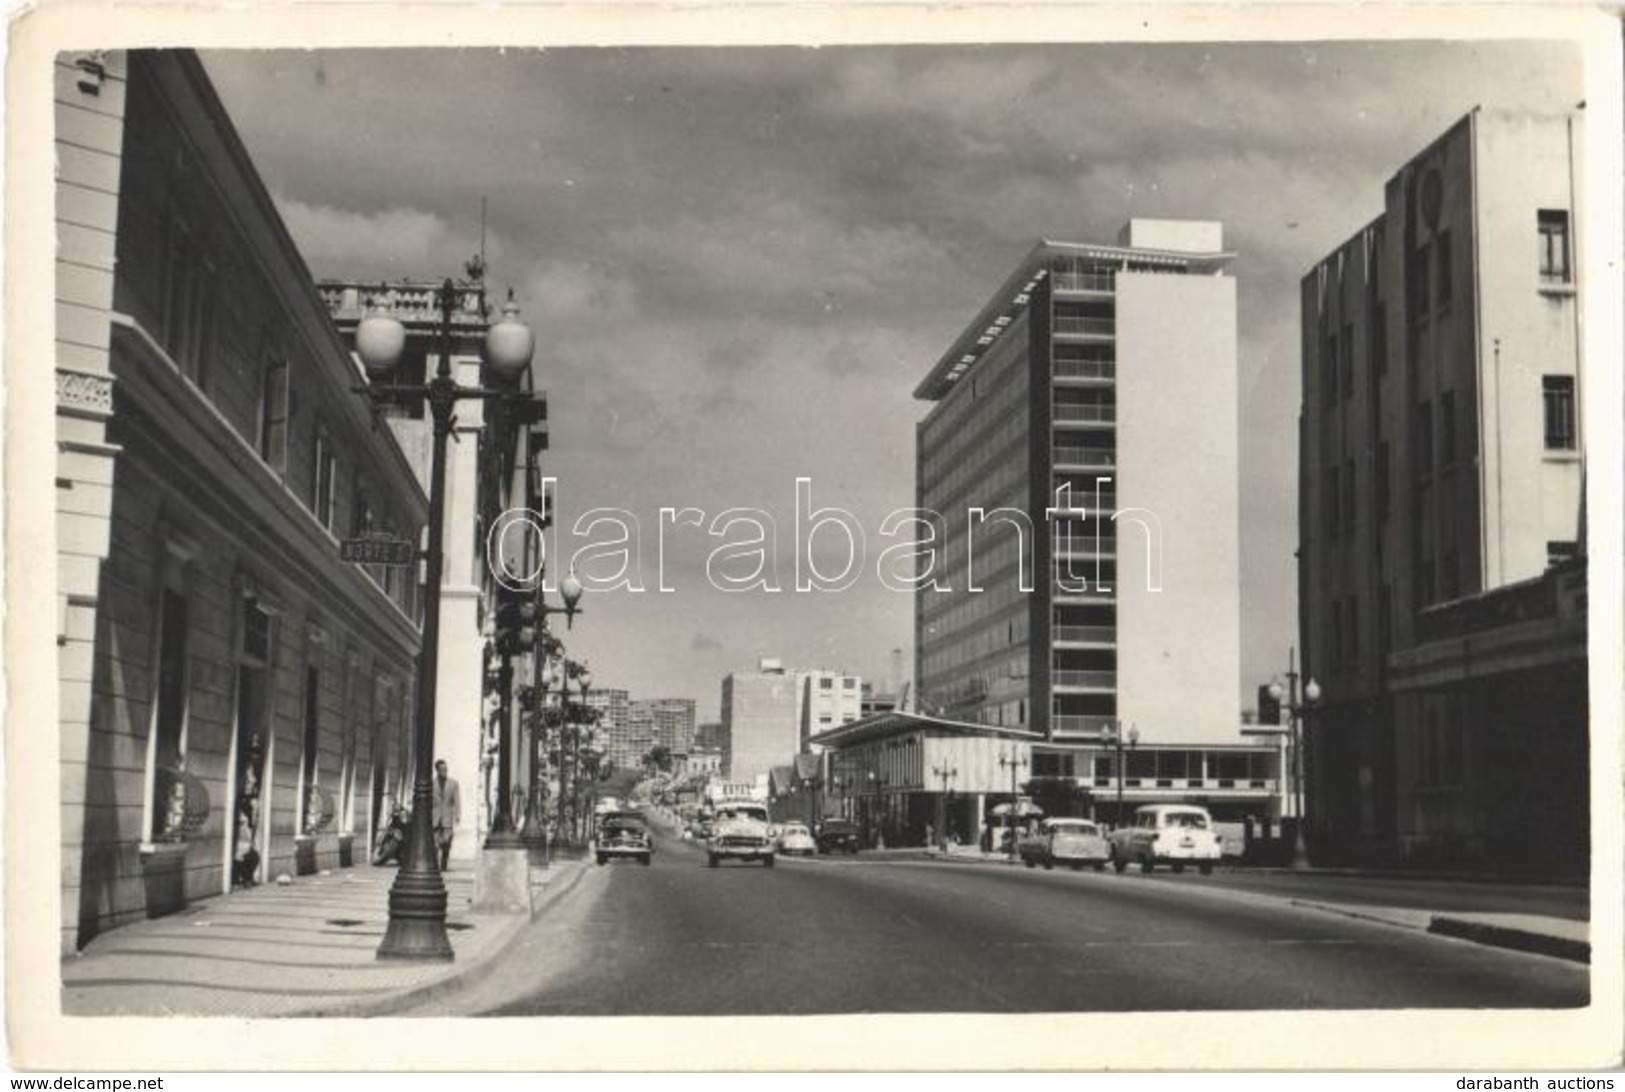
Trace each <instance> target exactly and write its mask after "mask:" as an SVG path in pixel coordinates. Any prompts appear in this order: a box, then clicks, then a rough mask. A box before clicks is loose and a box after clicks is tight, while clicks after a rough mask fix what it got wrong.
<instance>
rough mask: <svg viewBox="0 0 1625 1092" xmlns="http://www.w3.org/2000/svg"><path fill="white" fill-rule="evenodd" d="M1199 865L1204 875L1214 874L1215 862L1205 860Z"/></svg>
mask: <svg viewBox="0 0 1625 1092" xmlns="http://www.w3.org/2000/svg"><path fill="white" fill-rule="evenodd" d="M1197 867H1198V868H1199V869H1200V870H1201V872H1202V875H1204V876H1211V875H1213V862H1212V861H1203V862H1202V863H1201V864H1200V865H1198V866H1197Z"/></svg>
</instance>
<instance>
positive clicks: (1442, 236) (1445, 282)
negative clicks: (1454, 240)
mask: <svg viewBox="0 0 1625 1092" xmlns="http://www.w3.org/2000/svg"><path fill="white" fill-rule="evenodd" d="M1433 245H1434V246H1436V247H1437V248H1438V251H1439V253H1438V259H1437V262H1436V264H1437V265H1438V272H1439V306H1440V307H1445V306H1448V305H1449V303H1450V291H1451V288H1452V285H1451V283H1450V278H1451V276H1452V274H1451V270H1450V233H1449V232H1448V231H1441V232H1439V234H1438V236H1437V238H1435V239H1434V240H1433Z"/></svg>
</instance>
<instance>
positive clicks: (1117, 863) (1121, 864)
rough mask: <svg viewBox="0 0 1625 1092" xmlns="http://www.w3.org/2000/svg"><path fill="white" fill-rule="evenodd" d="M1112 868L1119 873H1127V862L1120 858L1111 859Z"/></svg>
mask: <svg viewBox="0 0 1625 1092" xmlns="http://www.w3.org/2000/svg"><path fill="white" fill-rule="evenodd" d="M1112 867H1113V868H1115V869H1116V870H1117V871H1118V872H1119V873H1122V872H1127V871H1128V862H1127V861H1125V860H1123V858H1121V857H1113V858H1112Z"/></svg>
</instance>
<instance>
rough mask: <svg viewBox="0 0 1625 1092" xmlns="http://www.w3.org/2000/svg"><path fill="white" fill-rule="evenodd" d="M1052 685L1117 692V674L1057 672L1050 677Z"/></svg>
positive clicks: (1106, 672)
mask: <svg viewBox="0 0 1625 1092" xmlns="http://www.w3.org/2000/svg"><path fill="white" fill-rule="evenodd" d="M1050 683H1051V684H1052V685H1054V686H1071V687H1077V688H1079V689H1082V690H1115V689H1116V688H1117V672H1115V671H1064V670H1056V671H1055V673H1054V674H1053V675H1052V676H1051V677H1050Z"/></svg>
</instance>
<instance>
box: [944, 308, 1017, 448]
mask: <svg viewBox="0 0 1625 1092" xmlns="http://www.w3.org/2000/svg"><path fill="white" fill-rule="evenodd" d="M1025 363H1026V354H1025V353H1024V352H1023V351H1022V339H1020V338H1013V337H1011V335H1010V332H1009V330H1006V332H1005V334H1004V335H1003V336H1002V337H1001V338H1000V341H999V344H998V345H996V346H995V347H994V349H993V351H992V352H990V353H988V354H987V355H986V356H984V357H983V358H982V359H981V360H978V361H977V362H976V363H975V364H973V365H972V366H971V370H970V373H969V374H968V375H966V376H964V377H963V378H961V379H960V380H959V382H957V383H955V384H954V386H953V389H952V390H951V391H950V392H949V393H948V396H947V397H946V398H945V399H943V401H942V402H941V403H939V404H938V406H937V408H936V409H934V410H933V411H932V412H931V414H930V416H928V417H927V418H926V420H925V423H924V424H923V426H922V427H921V430H920V452H921V456H922V459H923V460H924V461H927V462H929V460H930V458H931V456H932V455H934V454H936V452H937V449H938V447H939V445H940V444H942V443H945V442H949V441H951V440H952V439H954V438H955V437H957V436H959V435H960V434H961V432H962V430H961V428H960V427H959V426H960V424H961V423H962V422H963V421H964V419H965V417H966V416H968V415H969V414H972V413H975V412H977V411H979V410H983V409H986V407H985V406H984V405H982V404H981V403H982V399H983V397H984V395H987V394H989V393H990V392H991V393H992V394H994V395H996V396H997V400H996V403H995V404H996V405H999V406H1005V405H1008V404H1009V400H1011V399H1017V398H1020V397H1022V396H1023V394H1024V392H1025V390H1026V383H1025V382H1022V381H1021V380H1020V376H1019V374H1017V375H1012V373H1019V372H1020V370H1021V367H1022V365H1024V364H1025Z"/></svg>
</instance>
